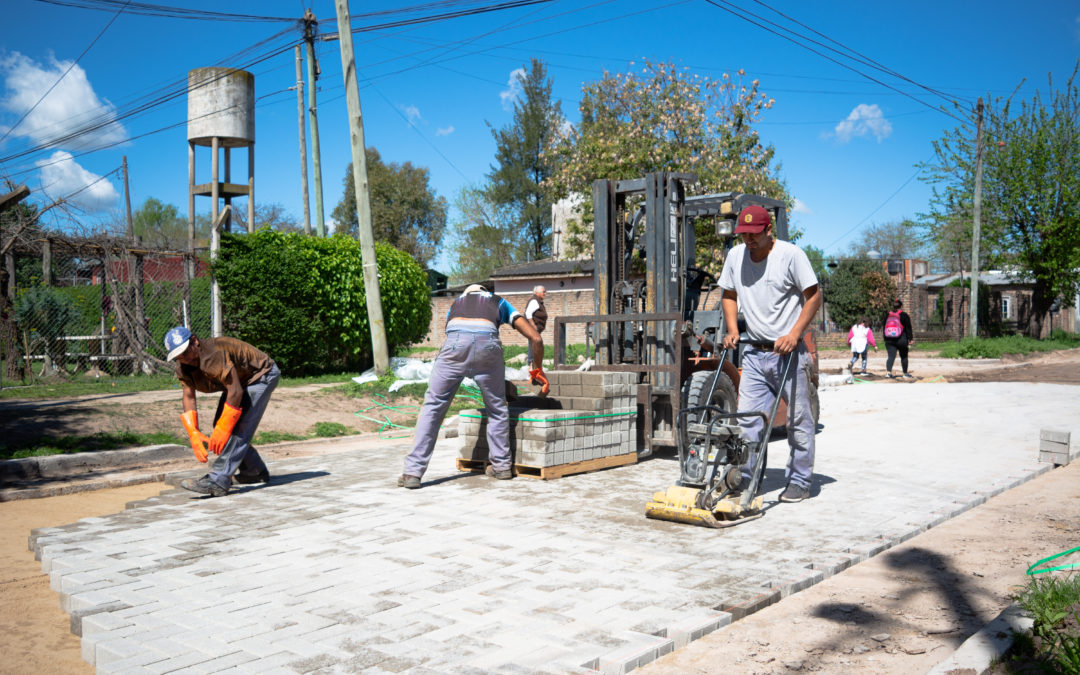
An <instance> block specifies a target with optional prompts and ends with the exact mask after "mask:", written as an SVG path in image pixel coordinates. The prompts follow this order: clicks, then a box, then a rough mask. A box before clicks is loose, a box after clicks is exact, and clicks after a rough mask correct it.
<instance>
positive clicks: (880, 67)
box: [753, 0, 970, 103]
mask: <svg viewBox="0 0 1080 675" xmlns="http://www.w3.org/2000/svg"><path fill="white" fill-rule="evenodd" d="M753 2H756V3H757V4H759V5H761V6H762V7H765V8H766V9H769V10H771V11H773V12H776V13H777V14H779V15H780V16H782V17H784V18H785V19H787V20H788V21H790V22H792V23H794V24H796V25H797V26H802V27H803V28H805V29H807V30H808V31H810V32H811V33H813V34H815V35H818V36H820V37H822V38H824V39H826V40H828V41H829V42H832V43H834V44H837V45H840V46H841V47H843V48H844V49H846V50H847V51H849V52H851V53H852V54H855V55H856V56H858V57H859V58H860V59H863V61H862V62H863V63H867V64H869V65H872V66H873V67H875V68H877V69H878V70H880V71H881V72H883V73H887V74H889V75H892V76H893V77H896V78H899V79H901V80H904V81H905V82H909V83H911V84H913V85H915V86H916V87H919V88H921V89H923V90H925V91H927V92H929V93H932V94H935V95H936V96H939V97H941V98H943V99H945V101H946V102H947V103H953V102H954V101H955V100H957V99H960V98H961V97H959V96H950V95H949V94H946V93H945V92H942V91H940V90H939V89H935V88H933V87H929V86H927V85H924V84H921V83H919V82H916V81H915V80H912V79H911V78H909V77H906V76H904V75H901V74H900V73H898V72H897V71H895V70H893V69H892V68H889V67H888V66H885V65H883V64H881V63H880V62H878V61H875V60H874V59H872V58H870V57H869V56H866V55H865V54H863V53H861V52H859V51H858V50H855V49H852V48H851V47H848V46H847V45H845V44H844V43H842V42H839V41H837V40H834V39H833V38H831V37H829V36H828V35H825V34H824V33H822V32H820V31H817V30H815V29H813V28H811V27H810V26H808V25H806V24H805V23H802V22H801V21H799V20H798V19H795V18H793V17H790V16H788V15H787V14H784V13H783V12H781V11H780V10H778V9H776V8H775V7H771V6H769V5H767V4H766V3H765V2H763V1H762V0H753ZM823 46H824V45H823ZM834 51H835V50H834ZM837 53H839V52H837ZM969 103H970V101H969Z"/></svg>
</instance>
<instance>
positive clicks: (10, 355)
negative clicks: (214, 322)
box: [0, 238, 210, 386]
mask: <svg viewBox="0 0 1080 675" xmlns="http://www.w3.org/2000/svg"><path fill="white" fill-rule="evenodd" d="M38 243H39V244H40V247H37V248H35V249H30V250H27V249H26V248H25V247H24V248H23V249H22V250H18V251H10V252H9V253H8V254H7V256H6V257H7V260H5V267H6V271H7V273H8V279H9V282H8V292H7V295H6V297H5V298H4V300H3V302H4V312H3V314H4V316H3V321H2V323H3V326H2V331H0V351H2V359H3V367H2V373H3V380H4V381H3V385H4V386H11V385H13V384H16V383H19V382H22V383H34V382H37V381H40V380H42V379H43V378H58V377H59V378H63V377H74V376H91V377H93V376H98V377H100V376H118V375H137V374H151V373H154V372H160V371H166V370H171V368H172V366H171V364H168V363H167V362H166V361H165V357H166V354H165V351H164V346H163V344H162V338H163V336H164V335H165V332H166V331H168V329H169V328H171V327H173V326H178V325H185V326H188V327H189V328H191V330H192V331H193V332H195V333H196V334H198V335H204V336H208V335H209V334H210V277H209V271H208V267H207V265H206V263H205V262H204V261H203V260H200V256H199V255H196V256H191V255H189V254H187V253H182V252H175V251H155V250H147V249H144V248H139V247H136V246H132V245H130V244H125V243H123V241H122V240H112V239H105V238H99V239H95V240H75V239H63V238H50V239H48V240H43V241H41V242H38ZM12 279H13V280H14V283H12V282H11V280H12Z"/></svg>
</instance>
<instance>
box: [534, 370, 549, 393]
mask: <svg viewBox="0 0 1080 675" xmlns="http://www.w3.org/2000/svg"><path fill="white" fill-rule="evenodd" d="M529 379H531V380H532V383H533V384H539V385H540V395H541V396H547V393H548V392H549V391H551V385H550V384H549V383H548V379H547V378H546V377H545V376H544V369H543V368H536V369H535V370H530V371H529Z"/></svg>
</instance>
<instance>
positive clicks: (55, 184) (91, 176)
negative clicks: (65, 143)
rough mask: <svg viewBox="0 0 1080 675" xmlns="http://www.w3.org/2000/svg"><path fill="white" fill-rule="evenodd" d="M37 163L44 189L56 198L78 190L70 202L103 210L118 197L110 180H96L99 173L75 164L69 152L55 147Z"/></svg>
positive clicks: (97, 210) (113, 203)
mask: <svg viewBox="0 0 1080 675" xmlns="http://www.w3.org/2000/svg"><path fill="white" fill-rule="evenodd" d="M37 166H39V167H41V185H42V188H43V190H44V192H46V193H48V194H49V195H51V196H52V197H53V198H60V197H67V196H68V195H71V194H73V193H75V192H76V191H78V190H82V192H79V193H78V194H77V195H75V196H73V197H71V203H72V204H74V205H75V206H78V207H79V208H81V209H84V210H86V211H88V212H90V213H100V212H102V211H107V210H109V209H110V208H112V207H113V206H114V205H115V204H116V202H117V200H118V199H119V198H120V195H119V194H118V193H117V192H116V188H115V187H114V186H113V184H112V182H111V181H109V180H108V179H106V180H98V179H99V178H101V176H99V175H97V174H96V173H92V172H90V171H87V170H86V169H84V168H82V167H81V166H79V164H78V163H77V162H75V160H74V159H73V158H72V156H71V153H70V152H64V151H63V150H57V151H56V152H54V153H53V154H52V156H51V157H49V158H48V159H43V160H41V161H39V162H38V163H37ZM87 186H89V187H87ZM83 188H86V189H85V190H83Z"/></svg>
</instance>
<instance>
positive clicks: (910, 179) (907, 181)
mask: <svg viewBox="0 0 1080 675" xmlns="http://www.w3.org/2000/svg"><path fill="white" fill-rule="evenodd" d="M929 160H930V158H927V161H929ZM921 172H922V169H921V168H920V169H915V173H913V174H911V175H910V176H908V179H907V180H906V181H904V182H903V183H902V184H901V185H900V187H898V188H896V191H895V192H893V193H892V194H891V195H889V196H888V197H887V198H886V199H885V201H883V202H881V203H880V204H878V205H877V208H875V209H874V210H873V211H871V212H870V213H868V214H866V217H865V218H863V219H862V220H860V221H859V222H857V223H855V225H854V226H853V227H852V228H851V229H850V230H848V231H847V232H845V233H843V234H842V235H840V237H839V238H838V239H837V240H836V241H834V242H833V243H831V244H829V245H828V246H826V247H825V249H824V250H826V251H827V250H829V249H830V248H832V247H833V246H836V245H837V244H839V243H840V242H842V241H843V240H844V239H845V238H846V237H847V236H848V235H849V234H851V233H852V232H854V231H855V230H857V229H859V228H860V227H861V226H862V224H863V223H865V222H866V221H868V220H870V218H872V217H873V215H874V214H875V213H877V212H878V211H880V210H881V209H882V208H884V207H885V205H886V204H888V203H889V202H890V201H892V198H893V197H895V196H896V195H898V194H900V191H901V190H903V189H904V188H906V187H907V186H908V183H910V182H911V181H913V180H915V177H916V176H918V175H919V173H921Z"/></svg>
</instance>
